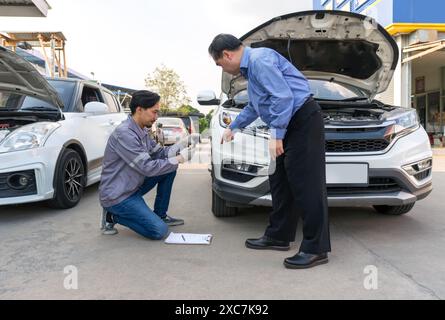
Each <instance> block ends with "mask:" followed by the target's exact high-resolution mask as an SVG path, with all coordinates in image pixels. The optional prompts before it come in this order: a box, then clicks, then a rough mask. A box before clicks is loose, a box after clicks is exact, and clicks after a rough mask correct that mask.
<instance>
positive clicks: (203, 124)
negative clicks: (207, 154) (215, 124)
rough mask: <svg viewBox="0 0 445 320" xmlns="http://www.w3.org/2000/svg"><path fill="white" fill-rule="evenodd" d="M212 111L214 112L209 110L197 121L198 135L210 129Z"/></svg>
mask: <svg viewBox="0 0 445 320" xmlns="http://www.w3.org/2000/svg"><path fill="white" fill-rule="evenodd" d="M213 111H215V110H210V112H209V113H208V114H207V115H206V116H205V117H204V118H201V119H199V131H200V133H202V132H203V131H205V130H206V129H208V128H209V127H210V121H211V120H212V117H213Z"/></svg>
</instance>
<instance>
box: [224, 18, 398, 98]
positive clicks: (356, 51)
mask: <svg viewBox="0 0 445 320" xmlns="http://www.w3.org/2000/svg"><path fill="white" fill-rule="evenodd" d="M240 39H241V41H243V44H244V45H246V46H250V47H252V48H256V47H268V48H272V49H274V50H276V51H278V52H279V53H280V54H281V55H283V56H284V57H286V58H287V59H288V60H289V61H291V62H292V63H293V64H294V65H295V66H296V67H297V68H298V70H300V71H301V72H302V73H303V74H304V75H305V76H306V77H307V78H312V79H325V80H329V81H334V82H341V83H347V84H350V85H353V86H355V87H358V88H360V89H362V91H364V92H365V93H366V94H367V95H368V96H369V97H370V98H373V97H374V96H375V95H376V94H378V93H381V92H383V91H385V90H386V89H387V87H388V85H389V83H390V82H391V79H392V76H393V74H394V70H395V69H396V67H397V62H398V59H399V50H398V47H397V44H396V42H395V41H394V39H393V38H392V37H391V36H390V35H389V34H388V33H387V32H386V30H385V29H384V28H383V27H382V26H380V25H379V24H378V23H377V22H376V21H375V20H374V19H372V18H370V17H366V16H363V15H359V14H356V13H350V12H344V11H304V12H296V13H291V14H288V15H284V16H279V17H277V18H274V19H272V20H270V21H268V22H266V23H264V24H262V25H260V26H259V27H257V28H255V29H254V30H252V31H250V32H248V33H247V34H245V35H244V36H242V37H241V38H240ZM246 85H247V82H246V81H245V79H244V78H243V77H233V76H231V75H229V74H227V73H223V77H222V90H223V92H224V93H226V94H227V95H228V96H229V97H232V96H233V94H235V93H236V92H239V91H240V90H242V89H244V88H246Z"/></svg>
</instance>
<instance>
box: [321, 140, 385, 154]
mask: <svg viewBox="0 0 445 320" xmlns="http://www.w3.org/2000/svg"><path fill="white" fill-rule="evenodd" d="M388 145H389V142H388V141H386V140H384V139H366V140H327V141H326V152H374V151H382V150H385V149H386V148H387V147H388Z"/></svg>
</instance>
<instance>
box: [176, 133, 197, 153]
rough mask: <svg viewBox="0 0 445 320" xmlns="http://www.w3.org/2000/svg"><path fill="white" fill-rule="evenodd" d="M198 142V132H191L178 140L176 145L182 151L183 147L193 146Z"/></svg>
mask: <svg viewBox="0 0 445 320" xmlns="http://www.w3.org/2000/svg"><path fill="white" fill-rule="evenodd" d="M198 142H199V133H192V134H190V135H188V136H186V137H184V138H182V139H181V140H179V141H178V142H177V143H176V145H177V146H178V148H179V150H180V151H182V150H183V149H185V148H187V147H188V146H192V147H195V146H196V145H197V144H198Z"/></svg>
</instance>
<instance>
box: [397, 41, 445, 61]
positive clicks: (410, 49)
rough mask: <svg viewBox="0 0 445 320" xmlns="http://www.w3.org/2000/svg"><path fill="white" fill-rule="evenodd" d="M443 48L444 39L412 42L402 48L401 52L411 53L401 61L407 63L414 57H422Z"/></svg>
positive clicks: (444, 47) (444, 46)
mask: <svg viewBox="0 0 445 320" xmlns="http://www.w3.org/2000/svg"><path fill="white" fill-rule="evenodd" d="M443 49H445V40H437V41H431V42H424V43H420V44H413V45H410V46H407V47H405V48H403V53H405V54H411V55H410V56H409V57H407V58H405V59H403V60H402V63H407V62H410V61H413V60H415V59H419V58H422V57H424V56H426V55H428V54H431V53H433V52H437V51H440V50H443Z"/></svg>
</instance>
